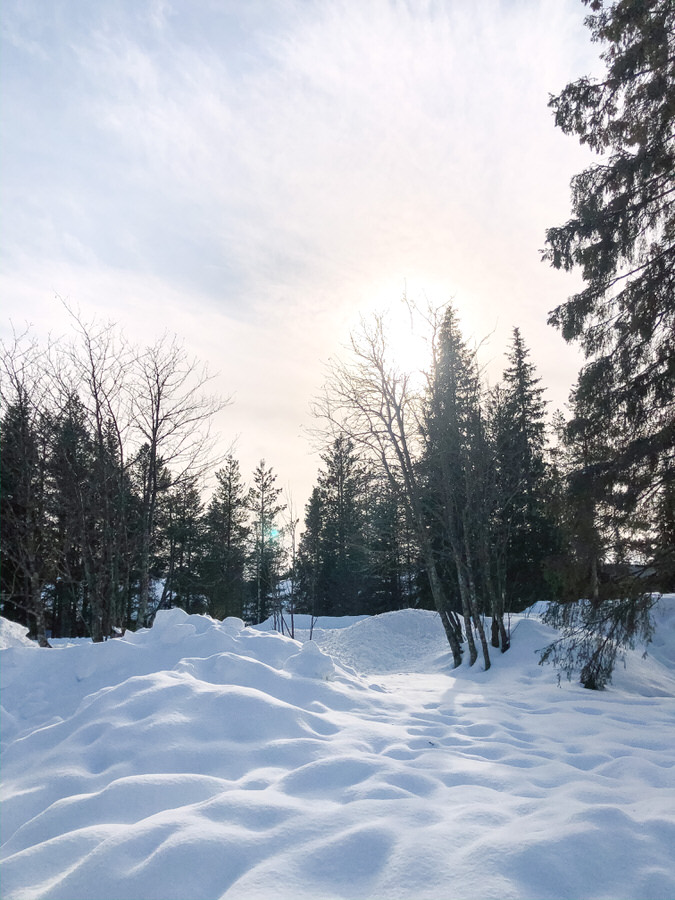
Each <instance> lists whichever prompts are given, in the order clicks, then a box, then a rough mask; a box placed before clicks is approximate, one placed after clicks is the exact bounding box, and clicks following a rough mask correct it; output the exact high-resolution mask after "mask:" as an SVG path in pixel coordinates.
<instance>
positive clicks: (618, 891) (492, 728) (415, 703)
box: [0, 597, 675, 900]
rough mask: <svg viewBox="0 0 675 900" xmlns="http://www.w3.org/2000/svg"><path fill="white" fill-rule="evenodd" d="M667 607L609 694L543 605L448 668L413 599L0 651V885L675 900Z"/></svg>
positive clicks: (128, 899) (671, 634)
mask: <svg viewBox="0 0 675 900" xmlns="http://www.w3.org/2000/svg"><path fill="white" fill-rule="evenodd" d="M674 601H675V598H672V597H671V598H666V599H665V600H664V602H663V604H662V606H661V608H660V610H659V615H660V616H662V622H661V623H660V625H661V626H662V628H660V630H659V632H658V633H657V639H656V640H655V642H654V645H653V647H652V651H653V652H652V653H651V654H650V655H649V656H648V657H647V658H645V659H642V658H641V654H640V653H639V652H635V653H631V654H629V658H628V664H627V667H626V669H625V670H623V669H622V670H621V671H620V672H618V673H617V678H616V679H615V684H614V685H613V686H612V687H611V688H610V689H609V690H607V691H605V692H603V693H591V692H588V691H585V690H583V689H582V688H581V687H579V686H577V685H574V684H567V683H563V684H562V685H561V686H560V687H558V686H557V679H556V674H555V672H554V670H552V669H550V668H548V667H541V666H539V665H537V659H538V656H537V650H538V649H539V648H541V647H542V646H543V645H544V644H545V643H546V642H547V641H548V640H550V638H551V636H552V634H551V632H550V630H549V629H547V628H546V627H544V626H543V625H542V624H541V623H540V622H539V621H537V620H536V619H518V620H516V621H515V623H514V624H515V627H514V629H513V646H512V649H511V650H510V651H509V653H507V654H505V655H503V656H501V655H499V654H497V656H496V658H495V660H494V666H493V668H492V669H491V670H490V671H489V672H483V671H481V670H480V667H479V666H475V667H473V668H472V669H471V668H469V667H468V666H466V665H463V666H462V667H461V668H460V669H459V670H452V669H451V668H450V663H449V659H448V653H447V650H446V649H445V643H444V636H443V632H442V628H441V625H440V622H439V621H438V619H437V617H435V616H434V614H432V613H428V612H426V611H413V610H405V611H402V612H400V613H388V614H385V615H383V616H378V617H374V618H372V619H360V620H359V621H356V622H352V623H349V624H346V625H344V627H339V628H335V629H331V628H330V622H329V621H328V622H326V621H324V623H322V627H321V628H320V629H317V641H316V642H313V643H311V644H309V643H304V645H303V643H302V641H299V640H291V639H290V638H288V637H282V636H281V635H278V634H275V633H272V632H270V631H268V630H265V629H262V630H260V629H258V630H256V629H251V628H244V626H243V623H242V622H241V621H240V620H226V621H225V622H223V623H220V622H217V621H215V620H212V619H209V618H208V617H204V616H188V615H186V614H185V613H183V612H182V611H180V610H171V611H167V612H162V613H160V614H159V615H158V617H157V621H156V623H155V626H154V627H153V628H152V629H149V630H145V631H141V632H138V633H136V634H128V635H127V636H126V637H125V639H122V640H115V641H108V642H107V643H104V644H78V645H75V646H65V647H61V648H60V649H59V650H51V651H50V650H39V649H37V650H36V648H35V647H34V646H30V647H28V646H16V645H15V646H12V647H10V648H8V649H5V650H2V651H0V653H1V657H0V662H1V663H2V666H1V674H2V701H3V704H4V706H5V711H3V734H2V736H3V740H4V750H3V760H2V776H3V782H4V784H3V815H2V821H1V824H2V873H3V878H2V883H3V888H2V895H3V897H4V898H5V900H38V898H40V900H43V898H44V900H47V898H51V900H144V898H159V900H170V898H176V900H216V898H227V900H238V898H247V900H250V898H269V897H271V896H274V897H279V898H294V900H295V898H298V900H303V898H316V897H321V898H343V897H363V898H367V897H373V898H378V897H387V898H408V897H409V898H416V900H417V898H419V900H425V898H438V897H449V896H452V897H457V898H462V897H472V898H475V897H478V896H480V897H485V898H495V900H496V898H499V900H504V898H530V897H535V896H536V897H549V898H575V897H580V896H583V897H588V898H590V897H597V898H600V897H603V898H606V897H612V898H638V897H650V898H654V900H656V898H672V897H673V896H675V865H674V864H673V858H672V847H673V845H674V844H675V750H674V747H675V700H674V696H675V679H674V677H673V671H672V660H673V650H674V649H675V630H674V626H675V602H674ZM302 631H303V629H299V630H298V632H297V633H298V634H299V635H302Z"/></svg>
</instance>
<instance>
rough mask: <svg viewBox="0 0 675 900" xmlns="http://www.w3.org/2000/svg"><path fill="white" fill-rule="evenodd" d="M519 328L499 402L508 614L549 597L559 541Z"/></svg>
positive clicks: (540, 423)
mask: <svg viewBox="0 0 675 900" xmlns="http://www.w3.org/2000/svg"><path fill="white" fill-rule="evenodd" d="M539 383H540V379H539V378H537V377H536V375H535V368H534V366H533V365H532V363H531V362H530V361H529V350H528V349H527V348H526V346H525V344H524V342H523V339H522V337H521V334H520V331H519V329H518V328H514V330H513V343H512V346H511V349H510V351H509V354H508V366H507V368H506V370H505V371H504V376H503V386H502V389H501V390H500V391H499V392H498V394H497V396H496V399H495V411H494V413H495V414H494V430H495V435H494V443H495V452H496V510H495V535H494V538H493V540H494V545H495V549H496V551H497V554H496V555H497V557H498V559H499V564H498V566H497V575H496V577H497V589H498V591H499V593H500V594H501V595H502V596H503V598H504V605H505V610H507V611H513V612H520V611H521V610H522V609H524V608H526V607H527V606H530V605H531V604H532V603H534V602H535V601H536V600H545V599H550V594H549V588H548V584H547V581H546V564H547V561H548V560H549V559H550V558H551V557H552V556H553V555H554V554H555V553H556V551H557V549H558V546H557V543H558V538H557V534H556V529H555V523H554V521H553V519H552V516H551V513H550V510H549V508H548V484H547V481H548V477H547V476H548V473H547V471H546V465H545V460H544V450H545V423H544V413H545V402H544V400H543V393H544V390H543V388H541V387H539Z"/></svg>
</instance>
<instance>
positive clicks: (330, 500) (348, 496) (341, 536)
mask: <svg viewBox="0 0 675 900" xmlns="http://www.w3.org/2000/svg"><path fill="white" fill-rule="evenodd" d="M321 458H322V460H323V463H324V468H323V469H321V470H320V471H319V476H318V485H319V490H320V491H321V498H322V508H323V528H322V541H321V543H322V548H321V559H322V573H321V579H320V581H321V586H322V598H321V599H322V603H321V612H320V615H332V616H343V615H354V614H355V613H356V612H357V611H359V610H360V609H361V604H362V603H363V599H364V592H365V590H366V588H367V580H368V575H367V552H366V541H365V535H364V518H365V510H364V505H363V504H364V499H365V492H366V485H367V480H368V479H367V475H366V472H365V469H364V467H363V465H362V463H361V462H360V460H359V458H358V456H357V455H356V453H355V452H354V444H353V442H352V441H351V440H350V439H349V438H348V437H345V436H343V435H340V436H339V437H337V438H336V439H335V440H334V441H333V444H332V445H331V447H330V449H329V450H328V451H327V452H326V453H324V454H323V455H322V457H321Z"/></svg>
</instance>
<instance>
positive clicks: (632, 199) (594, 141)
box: [545, 0, 675, 556]
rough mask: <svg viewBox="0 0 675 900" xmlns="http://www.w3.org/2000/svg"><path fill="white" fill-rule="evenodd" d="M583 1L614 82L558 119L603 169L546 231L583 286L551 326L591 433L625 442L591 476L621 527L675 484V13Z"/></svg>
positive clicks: (637, 0) (582, 87)
mask: <svg viewBox="0 0 675 900" xmlns="http://www.w3.org/2000/svg"><path fill="white" fill-rule="evenodd" d="M584 2H585V3H586V5H588V6H589V7H590V9H591V14H590V15H589V16H588V17H587V20H586V22H587V25H588V27H589V28H590V30H591V35H592V39H593V40H594V41H596V42H598V43H600V44H602V45H603V46H604V51H603V53H602V59H603V60H604V63H605V66H606V72H605V75H604V77H603V78H602V79H600V80H597V81H595V80H592V79H590V78H587V77H585V78H580V79H579V80H577V81H575V82H572V83H571V84H569V85H567V87H566V88H565V89H564V90H563V91H562V93H561V94H560V95H559V96H557V97H554V98H552V100H551V106H552V107H553V110H554V112H555V120H556V124H557V125H558V126H559V127H560V128H561V129H562V130H563V131H564V132H565V133H566V134H576V135H577V136H578V138H579V140H580V141H581V143H582V144H586V145H588V146H589V147H590V148H591V149H592V150H594V151H596V152H597V153H598V154H600V155H601V157H602V158H601V159H600V160H599V161H598V162H597V163H595V164H594V165H591V166H590V167H589V168H588V169H586V170H585V171H584V172H581V173H580V174H579V175H577V176H576V177H575V178H574V179H573V181H572V218H571V219H570V220H569V221H568V222H567V223H566V224H564V225H562V226H560V227H557V228H551V229H549V230H548V232H547V250H546V253H545V257H546V258H547V259H548V260H549V261H550V262H551V263H552V265H553V266H555V267H556V268H564V269H567V270H570V269H573V268H578V269H580V271H581V273H582V275H583V277H584V281H585V286H584V288H583V289H582V290H581V291H580V292H579V293H577V294H575V295H574V296H572V297H570V298H569V300H568V301H567V302H566V303H563V304H562V305H561V306H559V307H558V308H557V309H555V310H554V311H553V312H552V313H551V317H550V321H551V322H552V324H554V325H555V326H556V327H558V328H559V329H560V330H561V331H562V334H563V337H564V338H565V339H566V340H567V341H577V342H579V344H580V345H581V347H582V348H583V350H584V352H585V354H586V357H587V362H586V364H585V365H584V367H583V369H582V371H581V373H580V377H579V383H578V387H577V399H578V401H579V403H580V404H581V405H582V406H583V408H584V410H585V422H584V429H585V430H587V431H588V430H589V429H590V430H592V431H593V432H594V434H596V435H602V434H603V433H607V432H608V431H610V430H614V431H616V433H617V436H618V439H617V441H616V443H615V444H613V445H612V447H611V453H610V454H608V455H607V456H605V457H604V458H602V459H599V460H597V462H596V464H595V465H594V467H593V468H592V469H590V470H589V471H588V472H587V476H588V478H592V479H593V480H594V481H595V482H596V483H597V487H595V486H593V487H590V488H589V490H591V491H592V492H594V493H595V492H597V490H603V491H604V493H605V496H606V497H607V499H608V502H610V503H611V504H612V505H613V507H614V509H615V511H616V515H617V516H618V517H620V518H623V519H624V527H625V520H626V518H628V519H630V518H631V517H635V518H639V517H640V515H641V512H640V507H641V505H642V504H643V503H644V502H646V501H647V502H649V500H650V499H651V497H652V496H653V494H654V493H659V494H661V495H662V496H664V497H665V496H667V495H668V494H669V492H670V491H671V489H672V488H671V486H672V484H673V482H674V481H675V468H674V467H673V458H674V457H675V366H674V365H673V360H674V359H675V295H674V291H673V285H674V284H675V181H674V178H673V173H674V172H675V5H674V4H673V2H672V0H621V2H612V3H608V2H603V0H584ZM572 427H573V428H574V426H572ZM629 527H630V523H629ZM661 549H662V554H661V555H662V556H664V555H665V556H669V555H672V553H673V551H674V550H675V548H661ZM667 549H668V550H669V553H666V552H665V551H666V550H667Z"/></svg>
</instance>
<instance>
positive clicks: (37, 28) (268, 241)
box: [0, 0, 595, 469]
mask: <svg viewBox="0 0 675 900" xmlns="http://www.w3.org/2000/svg"><path fill="white" fill-rule="evenodd" d="M582 18H583V10H581V8H580V5H579V3H578V2H577V0H565V2H561V0H555V2H554V0H514V2H508V3H507V2H503V0H501V2H500V0H485V2H481V3H480V4H466V3H463V2H459V0H446V2H428V3H425V2H415V3H412V2H401V0H365V2H363V0H332V2H318V0H317V2H306V0H303V2H299V0H297V2H293V0H287V2H284V3H281V4H274V5H271V4H269V3H263V2H251V3H245V4H242V3H240V2H229V3H228V2H222V3H221V2H218V3H208V2H204V3H199V4H192V3H186V2H178V0H176V2H169V0H165V2H137V0H136V2H133V3H132V2H120V3H116V4H113V5H110V4H71V3H64V2H58V0H53V2H49V3H47V4H45V3H42V2H40V3H36V2H35V0H34V2H33V3H18V2H12V0H8V2H7V3H6V4H5V11H4V41H5V45H6V48H7V52H6V54H5V56H4V58H5V60H6V61H5V63H4V67H5V73H6V74H5V90H6V94H7V96H8V100H7V105H6V111H5V118H6V119H7V120H8V123H9V125H10V126H12V128H11V131H12V136H11V139H10V140H9V142H8V145H7V146H6V148H5V157H6V160H7V164H6V166H5V167H3V172H2V173H0V177H2V179H3V188H2V189H3V197H4V200H5V202H4V208H5V216H4V225H2V227H3V233H2V241H3V247H4V248H5V255H4V261H3V266H4V277H3V281H4V284H5V287H6V289H7V290H8V292H9V294H8V295H9V296H10V297H11V296H12V294H14V296H16V297H23V298H24V300H23V302H22V306H21V308H22V309H30V308H33V309H41V313H40V315H41V316H42V315H44V316H45V317H46V318H48V317H49V316H50V315H51V310H52V307H50V306H49V303H50V302H51V301H50V299H49V298H50V297H51V296H52V294H53V291H54V290H56V291H58V292H59V293H63V294H65V293H67V294H69V295H70V296H71V297H72V299H73V300H78V301H80V302H82V303H87V304H91V307H92V309H93V310H96V309H100V310H105V311H109V310H111V309H113V310H115V311H116V312H118V313H119V314H120V315H121V317H122V318H123V320H124V321H126V322H128V323H130V324H131V326H132V328H136V329H138V330H141V331H143V330H146V331H150V330H151V329H152V328H153V327H155V325H157V326H158V330H163V328H164V327H165V326H167V325H168V326H169V327H170V328H172V329H175V330H176V331H178V332H179V333H182V334H185V335H186V337H187V338H188V340H189V342H190V343H191V345H192V346H193V348H194V352H197V353H199V354H200V355H204V356H205V357H207V358H211V359H212V363H213V365H214V367H215V368H221V369H224V376H223V378H224V380H227V379H229V385H228V387H227V388H226V390H225V392H226V393H229V392H230V391H234V392H235V394H236V395H237V406H236V407H235V409H237V410H241V413H239V412H238V413H236V415H237V416H239V421H238V423H237V430H241V432H242V440H250V443H251V445H252V447H253V446H255V450H253V449H252V450H251V453H254V452H255V453H257V452H258V451H259V450H261V449H263V448H264V447H265V446H269V447H270V451H269V453H268V454H266V455H268V456H269V457H270V460H269V461H271V462H273V463H274V460H273V459H272V458H271V457H272V449H274V450H275V452H278V453H279V456H280V457H281V456H282V455H284V451H283V450H279V448H280V447H284V446H285V445H286V444H288V446H289V447H294V448H296V447H297V446H298V444H297V440H296V435H297V432H298V426H299V424H300V423H301V422H302V421H305V420H306V416H307V406H308V402H309V399H310V396H311V392H312V391H313V390H315V389H316V387H317V386H318V384H319V383H320V380H321V360H325V359H326V358H327V357H328V356H329V355H331V354H334V353H335V352H336V351H337V350H338V348H339V345H340V342H343V341H344V340H345V339H346V337H347V333H348V330H349V327H350V325H353V324H354V323H355V322H356V321H357V316H358V313H359V311H362V310H367V309H368V308H372V307H374V306H381V305H382V304H383V303H385V302H393V303H395V302H396V301H397V300H398V297H399V296H400V294H401V293H402V291H403V289H404V286H405V285H407V287H408V290H409V291H410V292H411V293H413V294H415V293H417V294H422V293H426V294H427V295H430V296H431V299H433V300H436V301H437V302H441V301H443V300H447V299H448V298H449V297H450V296H453V295H454V297H455V299H456V302H457V304H458V306H459V309H460V313H461V314H462V318H463V321H464V323H465V326H466V328H467V330H468V331H469V333H472V334H475V335H476V336H478V337H481V336H483V335H485V334H486V333H488V332H492V331H495V337H494V338H493V341H492V343H491V345H490V347H491V349H490V351H489V352H490V353H492V354H493V355H494V359H495V362H494V367H495V370H497V369H499V368H500V366H501V360H500V357H501V354H502V351H503V347H504V344H505V341H506V339H507V337H508V334H509V332H510V328H511V326H512V325H514V324H518V325H520V326H521V327H522V329H523V332H524V335H525V337H526V340H528V342H529V343H530V344H531V345H533V346H534V353H533V355H534V358H535V361H536V362H539V363H540V364H542V365H543V366H545V371H544V369H542V375H543V376H544V381H545V382H546V381H548V383H551V382H554V383H555V384H556V385H557V390H558V396H559V397H562V396H564V393H566V390H567V387H568V385H569V382H570V381H571V380H572V378H573V377H574V369H575V366H576V359H577V358H576V356H575V354H574V353H572V352H570V351H567V350H566V349H565V348H564V346H563V345H562V342H561V340H560V338H559V337H558V336H557V335H556V334H555V333H554V332H552V331H551V329H549V328H548V326H546V324H545V319H546V313H547V311H548V310H549V309H550V308H552V307H553V306H555V305H557V303H559V302H561V300H562V299H563V298H564V296H565V294H566V293H567V292H568V291H569V289H570V284H571V282H570V281H569V279H567V280H566V279H565V278H563V277H562V276H560V275H557V274H555V273H552V272H551V271H549V270H547V269H546V267H545V266H543V265H542V264H541V263H540V262H539V254H538V250H539V248H540V247H541V246H542V244H543V240H544V229H545V227H547V226H548V225H551V224H556V223H557V222H558V221H561V220H563V219H564V218H565V216H566V215H567V210H568V189H567V184H568V181H569V177H570V176H571V174H573V172H575V171H577V170H579V169H580V168H582V166H583V165H585V164H586V162H587V156H586V155H585V154H584V153H583V152H582V151H581V150H580V149H579V148H577V147H576V146H575V144H574V141H573V140H571V139H567V138H564V137H563V136H562V135H560V134H558V133H556V131H555V129H554V127H553V123H552V119H551V116H550V113H549V111H548V110H547V108H546V103H547V97H548V92H549V91H556V90H557V89H559V88H560V87H562V86H563V85H564V84H565V82H566V81H568V80H569V79H570V78H572V77H575V76H577V75H579V74H582V73H583V72H585V71H588V70H589V68H590V67H591V66H592V64H593V63H592V61H593V59H594V56H595V51H594V49H591V48H590V47H589V45H588V41H587V39H586V35H585V33H584V30H583V27H582V24H581V23H582ZM29 298H30V299H29ZM40 298H42V299H40ZM41 304H42V305H41ZM10 305H11V301H10ZM552 347H555V348H556V349H555V352H551V350H550V348H552ZM212 354H213V356H212ZM214 357H215V358H214ZM221 363H222V365H221ZM558 402H560V401H559V400H558ZM278 410H282V411H283V412H282V414H281V415H280V414H278V413H277V412H276V411H278ZM263 418H264V419H266V420H267V424H265V423H261V420H262V419H263ZM285 421H287V422H288V425H287V426H284V424H283V423H284V422H285ZM239 426H241V427H240V428H239ZM272 427H273V428H274V430H275V437H274V438H272V436H271V430H272ZM254 433H255V437H254V436H253V435H254ZM244 434H248V435H250V437H249V438H246V437H244ZM290 455H294V456H295V457H297V455H298V454H297V450H295V449H294V450H293V451H292V453H291V454H290ZM287 456H288V454H287ZM284 465H285V462H284V461H282V460H281V459H280V461H279V463H278V466H277V467H278V468H279V469H281V468H282V467H283V466H284ZM289 465H292V464H290V463H289Z"/></svg>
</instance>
